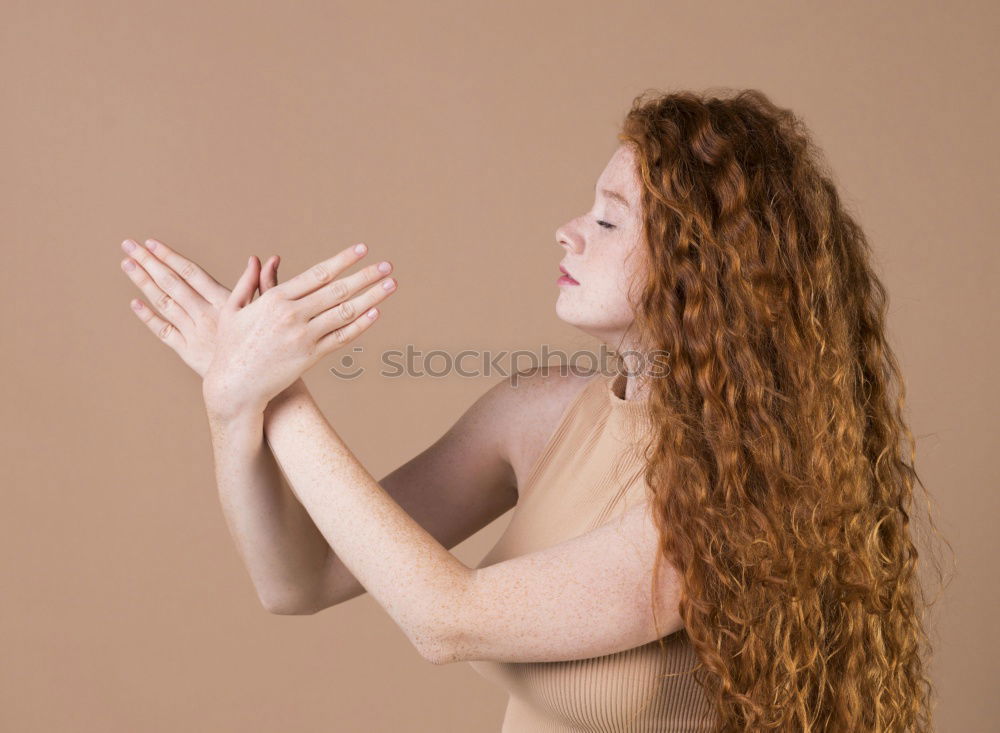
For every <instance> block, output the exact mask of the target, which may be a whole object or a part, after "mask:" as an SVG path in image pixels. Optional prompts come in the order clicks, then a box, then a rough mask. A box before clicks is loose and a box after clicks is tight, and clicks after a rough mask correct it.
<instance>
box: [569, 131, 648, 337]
mask: <svg viewBox="0 0 1000 733" xmlns="http://www.w3.org/2000/svg"><path fill="white" fill-rule="evenodd" d="M601 189H610V190H614V191H619V192H621V193H622V194H624V195H625V197H626V198H627V199H628V201H629V204H630V207H629V210H626V209H625V208H624V207H623V206H622V205H621V204H619V203H618V202H617V201H615V200H614V199H611V198H608V197H605V196H603V195H601V194H599V193H596V192H595V196H594V204H593V206H592V207H591V209H590V210H589V211H587V212H585V213H583V214H581V215H580V216H577V217H575V218H574V219H571V220H570V221H568V222H566V223H565V224H563V225H562V226H561V227H559V229H558V230H557V231H556V240H557V241H558V242H559V244H560V246H562V247H563V249H564V250H565V256H564V257H563V259H562V262H561V264H562V265H563V266H565V267H566V269H567V270H568V271H569V273H570V275H572V277H573V278H574V279H575V280H577V281H578V282H579V283H580V284H579V285H562V286H559V297H558V300H557V301H556V314H557V315H558V316H559V318H560V319H562V320H563V321H565V322H566V323H568V324H570V325H572V326H576V327H577V328H579V329H580V330H581V331H584V332H585V333H588V334H590V335H591V336H593V337H594V338H597V339H599V340H601V341H603V342H604V343H606V344H608V345H609V346H611V347H612V348H618V347H619V346H621V349H620V350H624V349H627V348H631V346H630V344H629V343H628V341H627V340H624V339H625V331H626V329H627V328H628V327H629V325H631V323H632V320H633V308H634V305H633V303H634V295H635V294H637V292H638V283H637V281H638V277H639V275H640V274H641V273H642V272H643V271H644V268H645V267H646V263H647V261H648V256H647V254H646V251H645V249H644V247H642V246H641V245H642V241H641V236H642V216H641V210H640V206H641V189H640V181H639V178H638V175H637V173H636V171H635V157H634V154H633V152H632V150H631V148H630V147H628V146H626V145H620V146H619V147H618V148H617V149H616V150H615V151H614V153H613V154H612V156H611V160H610V161H608V164H607V166H605V168H604V170H603V171H602V172H601V175H600V176H599V177H598V180H597V185H596V186H595V191H600V190H601ZM598 222H604V224H600V223H598ZM606 224H611V225H613V227H614V228H611V229H609V228H607V227H606ZM629 284H632V287H633V293H632V296H633V297H630V294H629V292H628V288H629Z"/></svg>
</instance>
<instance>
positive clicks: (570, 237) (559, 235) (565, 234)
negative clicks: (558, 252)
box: [556, 224, 583, 253]
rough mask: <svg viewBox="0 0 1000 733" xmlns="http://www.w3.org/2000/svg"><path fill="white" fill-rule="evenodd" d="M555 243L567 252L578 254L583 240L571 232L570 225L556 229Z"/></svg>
mask: <svg viewBox="0 0 1000 733" xmlns="http://www.w3.org/2000/svg"><path fill="white" fill-rule="evenodd" d="M556 242H558V243H559V245H560V246H561V247H563V248H564V249H565V250H566V251H567V252H577V253H578V252H580V251H581V250H582V249H583V240H582V239H581V238H580V235H579V234H577V233H576V232H575V231H573V227H572V225H571V224H563V225H562V226H561V227H559V228H558V229H556Z"/></svg>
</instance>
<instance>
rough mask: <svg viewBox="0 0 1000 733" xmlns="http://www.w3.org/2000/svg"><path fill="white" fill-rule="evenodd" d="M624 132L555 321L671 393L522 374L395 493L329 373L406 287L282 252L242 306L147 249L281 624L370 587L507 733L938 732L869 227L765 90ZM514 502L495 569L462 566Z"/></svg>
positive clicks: (140, 265)
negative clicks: (363, 444)
mask: <svg viewBox="0 0 1000 733" xmlns="http://www.w3.org/2000/svg"><path fill="white" fill-rule="evenodd" d="M619 142H620V145H619V147H618V148H617V149H616V150H615V152H614V154H613V156H612V158H611V160H610V161H609V163H608V165H607V167H606V168H605V170H604V171H603V172H602V174H601V176H600V178H599V179H598V181H597V186H596V192H595V202H594V205H593V207H592V209H591V210H590V211H589V212H587V213H585V214H583V215H581V216H580V217H578V218H575V219H573V220H572V221H570V222H567V223H566V224H565V225H564V226H563V227H561V228H560V229H559V230H558V231H557V232H556V235H557V240H558V243H559V245H560V246H561V247H562V248H563V249H564V256H563V260H562V269H563V272H564V277H563V278H560V281H559V299H558V302H557V306H556V310H557V313H558V315H559V316H560V317H561V318H562V319H564V320H566V321H567V322H569V323H571V324H573V325H575V326H577V327H579V328H580V329H582V330H584V331H585V332H587V333H589V334H591V335H593V336H595V337H597V338H599V339H600V340H602V341H603V342H604V343H606V344H608V345H610V346H611V347H612V348H614V349H616V350H617V351H618V352H619V353H621V352H625V351H628V352H630V353H633V354H635V355H636V356H637V357H639V362H641V363H645V364H648V362H649V361H651V357H652V356H653V355H654V354H667V355H668V358H667V362H666V366H667V369H666V370H665V372H664V373H661V372H660V370H657V369H652V368H648V367H645V368H642V369H639V370H636V371H634V372H633V371H627V372H622V371H615V372H614V373H612V374H611V375H607V374H604V373H602V372H600V371H598V372H595V373H589V374H583V375H580V374H577V373H574V372H565V371H562V372H559V371H555V370H551V371H550V370H545V369H538V370H534V371H532V372H530V373H527V374H522V375H518V379H517V380H515V381H512V382H503V383H500V384H497V385H495V386H494V387H493V388H492V389H490V390H489V391H488V392H487V393H486V394H484V395H483V396H482V397H481V398H480V399H479V400H477V401H476V403H475V404H474V405H473V406H472V407H471V408H470V409H469V410H468V412H466V414H465V415H463V416H462V418H461V419H460V420H459V421H458V422H457V423H456V424H455V425H454V426H453V427H452V428H451V429H450V430H449V431H448V432H447V433H446V434H445V435H444V436H442V437H441V438H440V439H439V440H438V441H437V442H436V443H435V444H434V445H432V446H431V447H430V448H428V449H427V450H426V451H424V452H423V453H421V454H420V455H418V456H417V457H415V458H414V459H413V460H411V461H410V462H409V463H407V464H405V465H404V466H402V467H401V468H399V469H397V470H396V471H394V472H393V473H391V474H389V475H388V476H387V477H385V478H384V479H383V480H382V481H380V482H376V481H375V479H374V477H373V476H371V474H369V473H368V472H367V471H366V470H365V468H364V466H363V465H361V463H360V462H359V461H358V460H357V458H356V457H355V456H354V455H353V454H352V453H351V451H350V450H349V449H348V448H347V446H346V445H344V443H343V441H342V440H341V439H340V436H339V435H338V434H337V433H336V432H335V431H334V430H333V428H332V427H331V426H330V425H329V423H328V422H327V421H326V420H325V419H324V417H323V415H322V414H321V413H320V411H319V409H318V408H317V407H316V405H315V403H314V402H313V401H312V399H311V397H310V395H309V393H308V391H307V390H306V389H305V386H304V384H303V383H302V381H301V379H300V378H299V377H300V376H301V374H302V373H303V372H304V371H305V370H306V369H308V368H309V367H310V366H312V365H313V364H315V363H316V361H318V360H319V359H320V358H322V357H323V356H326V355H328V354H329V353H332V352H333V351H334V350H336V349H337V348H340V347H342V346H344V345H346V344H348V343H350V342H352V341H353V340H354V339H355V338H357V336H358V335H360V334H361V333H362V332H363V331H364V330H366V329H367V328H368V327H369V326H370V325H372V323H374V318H375V317H376V316H377V314H378V309H377V307H376V306H377V304H378V303H380V302H381V301H383V300H385V299H386V298H387V297H388V296H389V294H390V293H391V292H392V290H393V285H392V283H394V281H393V280H392V279H391V278H388V277H387V274H388V272H389V271H390V270H391V265H389V264H388V263H383V264H384V265H385V266H384V267H383V269H382V270H380V269H378V267H376V266H375V265H372V266H369V267H366V268H364V269H363V270H361V271H359V272H358V273H355V274H352V275H343V274H342V273H343V272H344V271H345V270H346V269H347V268H348V267H350V266H351V265H353V264H354V263H356V262H358V261H359V260H360V259H361V258H362V257H363V256H364V248H363V247H362V248H361V251H360V252H354V250H353V249H352V248H349V249H346V250H344V251H343V252H340V253H338V254H337V255H336V256H334V257H333V258H331V259H329V260H326V261H324V262H322V263H320V264H319V265H317V266H316V267H314V268H310V270H307V271H306V272H303V273H301V274H300V275H298V276H296V277H295V278H293V279H291V280H288V281H287V282H284V283H282V284H280V285H279V284H277V279H276V270H277V266H278V259H277V257H273V258H271V259H270V260H268V262H267V264H265V265H264V266H263V267H261V266H260V263H259V262H258V261H257V259H256V258H253V257H252V258H251V259H250V262H249V263H248V265H247V268H246V270H245V271H244V273H243V275H242V276H241V277H240V279H239V282H238V283H237V284H236V286H235V288H234V289H233V291H232V292H231V293H230V292H228V291H227V290H226V289H225V288H224V287H222V286H221V285H219V284H218V283H217V282H215V281H214V280H213V279H212V278H210V277H209V276H208V275H207V274H205V273H204V271H203V270H201V268H199V267H198V266H197V265H195V264H194V263H192V262H190V261H189V260H187V259H185V258H183V257H182V256H180V255H179V254H177V253H176V252H174V251H173V250H171V249H170V248H168V247H167V246H166V245H164V244H162V243H159V242H157V241H155V240H148V243H147V244H148V246H149V250H148V251H147V250H144V249H142V248H140V247H137V246H135V244H134V243H132V245H133V246H132V248H131V249H130V250H128V251H129V253H130V254H131V255H132V257H130V258H128V259H127V260H126V261H125V267H126V269H127V270H128V272H129V273H130V275H131V277H132V279H133V281H134V282H135V283H136V284H137V285H138V286H139V287H140V288H141V290H142V291H143V292H144V293H145V294H146V295H147V297H148V298H149V299H150V301H151V302H153V303H155V304H156V306H157V309H158V311H159V314H156V313H154V312H153V311H152V310H151V309H150V308H149V307H148V306H145V305H143V304H142V303H141V302H140V301H133V306H134V307H135V308H136V312H137V314H138V315H139V317H140V318H141V319H142V320H143V321H144V322H145V323H146V324H147V325H148V326H149V327H150V328H151V329H152V330H153V331H154V332H155V333H157V334H159V335H160V336H161V338H163V339H164V340H165V341H166V342H167V343H168V344H169V345H170V346H172V347H173V348H174V349H175V350H176V351H177V352H178V354H180V356H181V357H182V358H183V359H184V360H185V361H186V362H187V363H188V364H189V365H190V366H191V367H192V368H194V369H195V370H196V371H198V373H199V374H200V375H201V376H202V377H203V394H204V398H205V404H206V408H207V411H208V415H209V423H210V425H211V431H212V440H213V447H214V452H215V461H216V478H217V481H218V486H219V491H220V496H221V498H222V503H223V507H224V510H225V514H226V517H227V521H228V522H229V525H230V530H231V532H232V534H233V537H234V540H235V541H236V543H237V546H238V548H239V550H240V552H241V554H242V556H243V558H244V561H245V562H246V564H247V567H248V569H249V572H250V574H251V577H252V579H253V582H254V584H255V586H256V588H257V592H258V594H259V596H260V598H261V601H262V603H263V604H264V606H265V607H266V608H268V609H269V610H270V611H272V612H274V613H314V612H315V611H317V610H320V609H322V608H326V607H328V606H331V605H335V604H337V603H340V602H342V601H344V600H347V599H349V598H353V597H355V596H357V595H359V594H360V593H363V592H366V591H367V592H369V593H371V594H372V596H373V597H374V598H375V599H376V600H377V601H378V602H379V603H380V604H381V605H382V607H383V608H384V609H385V610H386V611H387V612H388V613H389V614H390V616H392V618H393V619H394V620H395V621H396V623H397V624H398V625H399V626H400V628H401V629H402V630H403V631H404V633H405V634H406V635H407V637H408V638H409V639H410V640H411V642H412V643H413V644H414V646H415V647H416V648H417V649H418V650H419V652H420V653H421V654H422V655H423V656H424V657H425V658H426V659H428V660H430V661H432V662H434V663H438V664H440V663H447V662H455V661H460V660H465V661H470V662H472V663H473V665H474V666H475V667H476V669H477V670H478V671H480V672H481V673H483V674H484V675H486V676H487V677H490V678H493V679H496V680H497V681H499V682H500V683H501V684H503V685H505V686H506V687H507V689H508V690H509V691H510V693H511V698H510V703H509V705H508V708H507V713H506V717H505V721H504V728H503V729H504V730H505V731H534V730H553V731H554V730H566V731H569V730H643V731H646V730H650V731H651V730H657V731H681V730H685V731H687V730H718V731H737V730H739V731H759V730H765V729H774V730H787V731H793V730H795V731H806V730H816V731H818V730H823V731H860V730H864V731H888V730H907V731H911V730H919V731H926V730H930V704H929V697H930V693H931V687H930V683H929V681H928V680H927V678H926V672H925V666H924V664H925V663H924V660H923V654H924V647H927V646H928V645H927V637H926V634H925V632H924V629H923V623H922V614H921V611H922V606H921V601H922V595H921V592H920V591H921V588H920V586H919V584H918V581H917V576H916V565H915V563H916V557H917V552H916V549H915V547H914V543H913V541H912V539H911V536H910V530H909V511H910V503H911V500H912V492H913V486H914V482H915V481H918V479H917V476H916V472H915V470H914V468H913V465H912V459H913V440H912V436H911V434H910V432H909V430H908V429H907V427H906V424H905V422H904V420H903V417H902V406H903V395H904V389H903V382H902V379H901V375H900V372H899V368H898V366H897V362H896V359H895V357H894V355H893V352H892V350H891V349H890V347H889V344H888V341H887V337H886V329H885V312H886V295H885V291H884V288H883V286H882V285H881V283H880V282H879V280H878V278H877V276H876V275H875V274H874V272H873V270H872V267H871V265H870V262H869V256H870V255H869V248H868V244H867V241H866V238H865V235H864V233H863V232H862V230H861V228H860V227H859V226H858V225H857V223H856V222H855V221H854V220H853V218H852V217H851V216H850V215H849V214H848V212H847V211H845V209H844V208H843V206H842V204H841V202H840V199H839V197H838V195H837V192H836V190H835V187H834V185H833V184H832V183H831V181H830V177H829V175H828V174H826V173H825V171H824V168H823V164H822V163H821V159H820V156H819V154H818V153H817V152H816V150H815V148H814V147H813V144H812V143H811V141H810V139H809V137H808V134H807V132H806V131H805V130H804V127H803V126H802V124H801V122H799V121H798V120H797V119H796V118H795V117H794V115H793V114H792V113H791V112H789V111H788V110H785V109H781V108H779V107H777V106H775V105H774V104H773V103H772V102H771V101H770V100H768V99H767V98H766V97H765V96H764V95H763V94H761V93H760V92H758V91H755V90H749V91H743V92H740V93H738V94H735V95H733V96H731V97H730V98H720V97H712V96H707V95H697V94H693V93H688V92H681V93H672V94H654V95H652V96H647V94H645V93H644V94H642V95H639V96H638V97H636V99H635V100H634V101H633V105H632V109H631V110H630V111H629V113H628V114H627V116H626V118H625V120H624V124H623V127H622V130H621V133H620V135H619ZM129 268H131V269H129ZM385 283H390V286H389V289H388V290H386V289H383V287H382V286H383V284H385ZM258 289H259V290H260V292H261V296H260V297H259V298H257V299H254V293H255V291H256V290H258ZM622 362H624V359H623V360H622ZM623 365H624V364H621V365H620V366H623ZM515 382H516V383H515ZM279 466H280V469H279ZM282 472H283V473H284V477H285V478H287V483H285V478H283V477H282ZM515 506H516V509H515V512H514V515H513V517H512V519H511V523H510V525H509V527H508V529H507V531H506V533H505V534H504V536H503V538H501V540H500V542H499V543H498V545H497V546H496V547H495V548H494V549H493V550H492V551H491V553H490V554H489V555H488V556H487V557H486V558H484V560H483V562H482V563H480V565H479V566H478V567H476V568H468V567H466V566H465V565H463V564H462V563H461V562H459V561H458V560H457V559H456V558H455V557H454V556H453V555H452V554H451V553H450V552H448V550H449V549H450V548H451V547H453V546H455V545H456V544H458V543H459V542H461V541H462V540H464V539H465V538H467V537H469V536H470V535H472V534H473V533H475V532H476V531H477V530H478V529H480V528H481V527H483V526H485V525H487V524H488V523H490V522H491V521H492V520H493V519H495V518H496V517H498V516H500V515H502V514H503V513H504V512H506V511H507V510H508V509H510V508H512V507H515Z"/></svg>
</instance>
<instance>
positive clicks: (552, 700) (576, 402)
mask: <svg viewBox="0 0 1000 733" xmlns="http://www.w3.org/2000/svg"><path fill="white" fill-rule="evenodd" d="M625 381H626V375H625V374H623V373H617V372H616V373H614V374H612V375H611V376H608V375H605V374H600V373H598V374H596V375H595V376H593V377H591V379H590V381H589V382H588V383H587V384H586V385H585V386H584V387H583V389H582V390H581V391H580V393H579V394H577V395H576V397H575V398H574V399H573V400H572V401H571V402H570V404H569V405H568V406H567V407H566V409H565V411H564V412H563V414H562V417H561V418H560V420H559V423H558V425H557V427H556V429H555V431H554V432H553V434H552V435H551V436H550V438H549V440H548V443H547V444H546V445H545V447H544V448H543V449H542V453H541V455H540V456H539V457H538V459H537V460H536V461H535V464H534V466H532V468H531V470H530V471H529V474H528V477H527V478H526V479H525V483H524V486H523V487H522V488H521V491H520V497H519V499H518V503H517V506H516V507H515V508H514V514H513V516H512V517H511V520H510V524H509V525H508V526H507V529H506V531H505V532H504V534H503V536H502V537H501V538H500V540H499V541H498V542H497V544H496V545H495V546H494V547H493V549H492V550H490V552H489V553H487V555H486V557H484V558H483V560H482V561H481V562H480V563H479V565H478V566H477V567H485V566H487V565H492V564H494V563H497V562H500V561H502V560H507V559H509V558H512V557H517V556H519V555H523V554H525V553H529V552H535V551H537V550H541V549H544V548H546V547H550V546H552V545H556V544H558V543H560V542H563V541H564V540H567V539H570V538H572V537H575V536H578V535H580V534H583V533H585V532H588V531H589V530H591V529H594V528H595V527H597V526H599V525H601V524H604V523H605V522H607V521H609V520H611V519H613V518H615V517H616V516H618V515H619V514H621V513H622V512H624V511H625V510H627V509H629V508H631V507H633V506H635V505H636V504H637V503H641V502H643V501H645V500H646V495H645V492H646V481H645V478H644V477H643V475H642V474H643V468H644V464H643V460H642V440H643V439H644V438H645V437H647V435H648V431H649V429H650V428H649V423H648V418H647V417H646V415H645V405H644V404H643V403H642V402H640V401H637V400H625V399H623V398H622V397H621V396H619V395H623V394H624V391H625ZM664 643H665V645H666V653H664V651H663V650H661V649H660V645H659V643H658V642H656V641H653V642H651V643H649V644H644V645H642V646H638V647H634V648H632V649H626V650H625V651H622V652H618V653H615V654H608V655H605V656H601V657H593V658H590V659H576V660H571V661H562V662H529V663H514V662H492V661H489V662H487V661H472V662H469V664H471V665H472V667H473V668H474V669H475V670H476V671H477V672H478V673H479V674H481V675H482V676H483V677H485V678H486V679H489V680H491V681H493V682H496V683H498V684H500V685H501V686H503V687H504V688H505V689H506V690H507V692H508V693H509V694H510V698H509V700H508V703H507V710H506V713H505V715H504V720H503V728H502V733H547V732H549V731H552V732H556V731H558V732H569V731H662V732H663V733H680V731H710V730H712V725H713V723H714V722H715V718H714V717H713V716H714V712H713V711H712V709H711V707H710V705H709V702H708V700H707V698H706V697H705V696H704V693H703V691H702V689H701V687H700V686H698V684H697V683H696V682H695V681H694V678H693V677H692V676H691V670H692V667H693V666H694V664H695V663H696V656H695V653H694V648H693V647H692V646H691V643H690V641H689V640H688V638H687V634H686V632H685V631H684V630H683V629H681V630H680V631H678V632H676V633H674V634H670V635H669V636H666V637H664Z"/></svg>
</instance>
